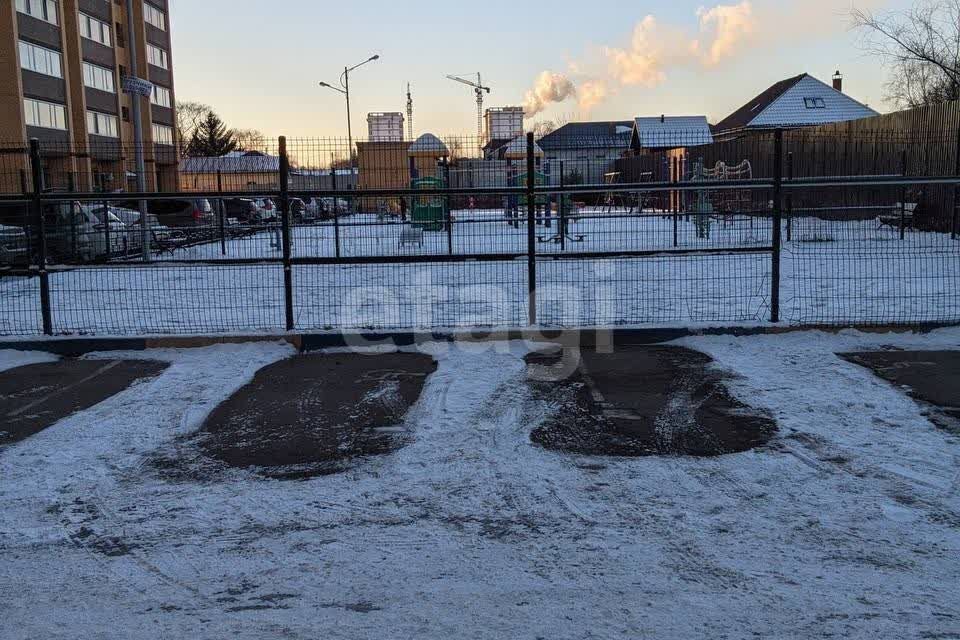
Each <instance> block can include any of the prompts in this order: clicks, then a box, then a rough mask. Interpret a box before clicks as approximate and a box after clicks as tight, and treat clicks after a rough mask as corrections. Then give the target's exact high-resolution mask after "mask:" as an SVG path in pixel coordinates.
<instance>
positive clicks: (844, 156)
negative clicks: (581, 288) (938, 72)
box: [617, 102, 960, 231]
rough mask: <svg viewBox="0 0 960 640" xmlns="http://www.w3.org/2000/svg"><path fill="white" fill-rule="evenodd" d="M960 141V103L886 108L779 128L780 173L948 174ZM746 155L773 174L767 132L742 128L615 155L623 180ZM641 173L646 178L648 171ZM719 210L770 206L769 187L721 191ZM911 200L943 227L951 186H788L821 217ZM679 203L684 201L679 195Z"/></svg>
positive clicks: (668, 176)
mask: <svg viewBox="0 0 960 640" xmlns="http://www.w3.org/2000/svg"><path fill="white" fill-rule="evenodd" d="M958 143H960V103H957V102H950V103H945V104H941V105H934V106H930V107H923V108H920V109H912V110H909V111H901V112H897V113H891V114H887V115H882V116H877V117H874V118H866V119H863V120H855V121H851V122H841V123H834V124H828V125H823V126H818V127H807V128H801V129H792V130H787V131H785V132H784V141H783V150H784V154H785V160H784V172H785V177H790V176H791V175H792V176H793V177H796V178H804V177H828V176H829V177H835V176H892V175H907V176H954V175H958V173H960V164H958ZM745 160H746V161H749V163H750V166H751V168H752V177H753V178H772V177H773V172H774V144H773V132H770V131H765V132H753V133H746V134H744V135H742V136H740V137H737V138H735V139H730V140H724V141H720V142H715V143H713V144H710V145H703V146H697V147H687V148H685V149H676V150H670V151H657V152H652V153H646V154H644V155H639V156H635V157H630V158H623V159H621V160H618V161H617V170H618V171H620V172H621V175H622V176H623V180H624V181H625V182H627V181H629V182H639V181H641V179H642V176H644V175H646V176H652V179H653V180H656V181H667V180H678V179H679V180H690V179H692V177H693V176H694V175H695V174H696V168H697V167H698V165H701V163H702V166H703V167H705V168H707V169H712V168H714V167H715V166H716V165H717V164H718V163H720V162H724V163H726V164H727V165H736V164H739V163H741V162H743V161H745ZM646 179H650V178H649V177H647V178H646ZM718 197H720V198H724V199H725V200H724V201H723V202H720V203H716V204H717V207H718V208H720V209H724V208H728V209H729V208H731V207H730V203H734V206H735V207H736V208H743V209H746V208H750V209H753V210H755V211H762V210H763V209H765V208H767V207H769V198H770V194H769V193H765V192H752V193H750V192H743V193H730V194H726V195H719V196H718ZM904 199H906V201H907V202H917V203H918V207H917V213H916V222H917V224H918V226H919V227H921V228H923V229H927V230H935V231H949V230H950V227H951V224H952V220H953V211H954V206H955V203H954V188H953V187H941V186H925V187H921V188H912V189H909V190H904V189H901V188H900V187H871V188H862V187H860V188H830V189H826V188H824V189H810V190H804V191H801V192H794V194H793V202H792V204H793V207H794V209H795V210H796V211H797V212H798V214H799V215H804V214H806V215H816V216H818V217H824V218H844V219H846V218H850V217H854V218H870V217H875V216H876V215H878V213H879V212H882V211H883V209H885V208H893V207H894V206H895V205H896V203H897V202H900V201H903V200H904ZM679 202H680V204H679V205H677V204H676V203H673V206H680V207H681V208H683V207H684V205H683V198H680V199H679Z"/></svg>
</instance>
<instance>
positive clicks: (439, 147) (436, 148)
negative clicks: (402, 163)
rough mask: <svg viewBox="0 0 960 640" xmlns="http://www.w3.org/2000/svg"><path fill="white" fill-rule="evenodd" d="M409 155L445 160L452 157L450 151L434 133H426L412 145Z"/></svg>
mask: <svg viewBox="0 0 960 640" xmlns="http://www.w3.org/2000/svg"><path fill="white" fill-rule="evenodd" d="M407 155H410V156H416V157H426V158H445V157H447V156H449V155H450V149H448V148H447V145H445V144H444V143H443V141H442V140H441V139H440V138H438V137H437V136H435V135H433V134H432V133H425V134H423V135H422V136H420V137H419V138H417V140H416V141H415V142H414V143H413V144H412V145H410V149H409V150H408V151H407Z"/></svg>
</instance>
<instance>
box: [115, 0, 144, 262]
mask: <svg viewBox="0 0 960 640" xmlns="http://www.w3.org/2000/svg"><path fill="white" fill-rule="evenodd" d="M127 51H128V52H129V54H130V76H131V78H133V79H134V80H135V81H136V80H139V73H138V70H137V67H138V65H137V30H136V28H135V27H134V24H133V0H127ZM134 84H140V83H136V82H134V83H131V86H130V88H129V89H128V88H126V87H125V90H126V91H127V94H128V95H129V96H130V105H131V107H132V108H131V111H133V146H134V156H135V159H136V163H137V191H139V192H140V193H145V192H146V190H147V179H146V178H147V177H146V172H147V168H146V162H144V159H143V121H142V120H141V116H140V99H141V97H142V95H143V94H142V90H143V89H144V88H145V85H143V84H141V85H140V89H141V91H136V90H133V85H134ZM150 91H151V92H152V91H153V87H152V86H151V87H150ZM138 208H139V209H140V246H141V247H142V248H143V261H144V262H150V255H151V251H150V227H149V222H148V221H147V201H146V200H140V202H139V207H138ZM106 224H107V225H109V224H110V220H109V216H107V222H106Z"/></svg>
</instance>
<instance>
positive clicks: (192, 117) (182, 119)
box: [177, 101, 213, 150]
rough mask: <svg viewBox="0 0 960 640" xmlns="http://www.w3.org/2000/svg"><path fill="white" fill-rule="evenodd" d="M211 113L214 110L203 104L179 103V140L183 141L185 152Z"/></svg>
mask: <svg viewBox="0 0 960 640" xmlns="http://www.w3.org/2000/svg"><path fill="white" fill-rule="evenodd" d="M211 111H213V109H211V108H210V107H209V106H208V105H205V104H203V103H202V102H190V101H185V102H177V140H181V141H183V148H184V150H186V147H187V142H189V141H190V140H192V139H193V134H194V133H195V132H196V130H197V128H198V127H199V126H200V124H201V123H202V122H203V121H204V120H205V119H206V118H207V114H208V113H210V112H211Z"/></svg>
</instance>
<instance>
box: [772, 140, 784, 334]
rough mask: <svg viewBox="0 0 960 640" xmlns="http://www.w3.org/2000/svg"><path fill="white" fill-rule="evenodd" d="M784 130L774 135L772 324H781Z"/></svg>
mask: <svg viewBox="0 0 960 640" xmlns="http://www.w3.org/2000/svg"><path fill="white" fill-rule="evenodd" d="M782 207H783V129H777V130H776V131H775V132H774V134H773V264H772V268H771V277H770V280H771V289H770V322H780V250H781V244H782V242H781V240H782V239H781V228H780V226H781V225H782V224H783V210H782Z"/></svg>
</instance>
